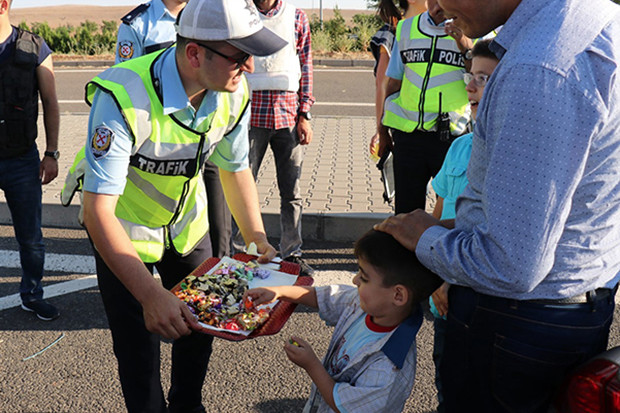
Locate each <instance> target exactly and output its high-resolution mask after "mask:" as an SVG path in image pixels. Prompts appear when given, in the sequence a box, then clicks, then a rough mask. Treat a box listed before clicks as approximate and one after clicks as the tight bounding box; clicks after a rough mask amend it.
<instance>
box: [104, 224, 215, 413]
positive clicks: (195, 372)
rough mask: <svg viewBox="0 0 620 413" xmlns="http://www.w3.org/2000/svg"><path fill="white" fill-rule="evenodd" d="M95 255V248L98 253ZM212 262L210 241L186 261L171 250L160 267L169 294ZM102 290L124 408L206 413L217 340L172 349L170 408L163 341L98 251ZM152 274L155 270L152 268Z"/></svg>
mask: <svg viewBox="0 0 620 413" xmlns="http://www.w3.org/2000/svg"><path fill="white" fill-rule="evenodd" d="M93 250H94V248H93ZM209 257H211V241H210V239H209V236H206V237H205V238H204V240H203V241H202V242H201V243H200V244H199V245H198V247H197V248H196V249H195V250H194V251H193V252H192V253H191V254H190V255H188V256H187V257H180V256H178V255H176V253H175V252H172V250H167V251H166V253H165V254H164V257H163V258H162V260H161V261H160V262H159V263H157V264H155V267H157V271H158V272H159V275H160V276H161V280H162V283H163V285H164V287H165V288H167V289H170V288H172V287H173V286H175V285H176V284H177V283H178V282H179V281H181V280H182V279H183V278H184V277H185V276H186V275H187V274H189V273H190V272H191V271H192V270H194V269H195V268H196V267H198V265H200V264H201V263H202V262H203V261H204V260H205V259H207V258H209ZM95 261H96V264H97V280H98V281H99V290H100V291H101V297H102V299H103V304H104V308H105V312H106V315H107V317H108V323H109V325H110V330H111V332H112V340H113V345H114V354H115V355H116V358H117V360H118V372H119V376H120V381H121V386H122V389H123V395H124V397H125V404H126V406H127V410H128V411H129V413H134V412H144V413H146V412H148V413H164V412H171V413H172V412H174V413H176V412H178V413H181V412H183V413H186V412H187V413H193V412H204V411H205V409H204V407H203V406H202V385H203V382H204V379H205V375H206V372H207V366H208V364H209V357H210V356H211V346H212V342H213V336H210V335H207V334H201V333H192V334H191V335H189V336H185V337H183V338H180V339H178V340H175V341H174V343H173V345H172V378H171V387H170V391H169V393H168V403H169V407H168V408H166V400H165V398H164V394H163V390H162V387H161V381H160V346H159V342H160V336H159V335H156V334H153V333H151V332H149V331H148V330H147V329H146V327H145V325H144V318H143V314H142V306H141V305H140V303H139V302H138V301H137V300H136V299H135V298H134V297H133V296H132V295H131V293H130V292H129V291H128V290H127V289H126V288H125V286H124V285H123V284H122V283H121V282H120V281H119V280H118V278H116V276H115V275H114V274H113V273H112V272H111V270H110V269H109V268H108V266H107V265H106V264H105V263H104V262H103V260H102V259H101V256H100V255H99V254H98V253H97V251H96V250H95ZM147 267H148V268H149V270H150V271H151V272H152V271H153V265H152V264H147Z"/></svg>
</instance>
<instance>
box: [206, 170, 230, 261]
mask: <svg viewBox="0 0 620 413" xmlns="http://www.w3.org/2000/svg"><path fill="white" fill-rule="evenodd" d="M202 176H203V179H204V182H205V186H206V187H207V199H208V204H207V209H208V213H209V235H210V237H211V246H212V248H213V256H214V257H218V258H222V257H223V256H225V255H230V237H231V234H232V216H231V214H230V211H229V210H228V205H227V204H226V198H225V197H224V190H223V189H222V183H221V182H220V172H219V169H218V167H217V165H215V164H214V163H213V162H209V161H206V162H205V166H204V169H203V172H202Z"/></svg>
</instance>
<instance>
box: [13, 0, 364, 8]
mask: <svg viewBox="0 0 620 413" xmlns="http://www.w3.org/2000/svg"><path fill="white" fill-rule="evenodd" d="M288 1H289V3H291V4H293V5H295V6H296V7H300V8H303V9H310V8H312V9H318V8H319V6H320V5H321V3H323V8H325V9H331V8H333V7H334V6H338V8H340V9H365V8H366V0H288ZM144 2H145V0H104V1H97V0H13V5H12V7H13V8H15V9H19V8H26V7H45V6H61V5H64V4H85V5H89V6H125V5H138V4H141V3H144Z"/></svg>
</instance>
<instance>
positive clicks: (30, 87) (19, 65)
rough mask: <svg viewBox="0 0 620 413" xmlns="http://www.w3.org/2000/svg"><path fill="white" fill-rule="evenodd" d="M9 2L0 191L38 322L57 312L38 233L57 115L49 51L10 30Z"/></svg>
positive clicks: (4, 29) (1, 67)
mask: <svg viewBox="0 0 620 413" xmlns="http://www.w3.org/2000/svg"><path fill="white" fill-rule="evenodd" d="M10 7H11V1H10V0H0V88H1V91H2V92H1V93H0V189H2V191H3V192H4V196H5V198H6V202H7V205H8V207H9V209H10V211H11V218H12V220H13V228H14V230H15V238H16V239H17V243H18V244H19V257H20V261H21V265H22V279H21V283H20V286H19V293H20V296H21V299H22V308H23V309H24V310H26V311H31V312H34V313H35V314H36V315H37V316H38V317H39V318H40V319H42V320H53V319H54V318H56V317H58V316H59V315H60V313H59V311H58V309H57V308H56V307H55V306H53V305H52V304H50V303H48V302H47V301H45V300H44V299H43V286H42V285H41V279H42V278H43V266H44V261H45V246H44V244H43V234H42V233H41V194H42V191H41V184H43V185H45V184H48V183H50V182H51V181H53V180H54V178H56V176H57V175H58V157H59V152H58V129H59V125H60V114H59V110H58V99H57V97H56V83H55V79H54V67H53V64H52V51H51V50H50V48H49V47H48V45H47V44H46V43H45V41H44V40H43V39H42V38H41V37H39V36H36V35H34V34H32V33H30V32H27V31H24V30H21V29H18V28H16V27H14V26H11V22H10V21H9V8H10ZM39 97H41V103H42V106H43V124H44V127H45V140H46V147H45V153H44V156H43V159H41V160H40V159H39V150H38V149H37V145H36V143H35V140H36V138H37V120H38V117H39V115H38V111H39Z"/></svg>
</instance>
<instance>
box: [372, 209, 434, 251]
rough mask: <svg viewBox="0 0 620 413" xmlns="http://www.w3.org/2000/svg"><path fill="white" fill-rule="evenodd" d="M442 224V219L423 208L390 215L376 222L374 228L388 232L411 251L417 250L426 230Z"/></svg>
mask: <svg viewBox="0 0 620 413" xmlns="http://www.w3.org/2000/svg"><path fill="white" fill-rule="evenodd" d="M435 225H440V221H439V220H438V219H437V218H435V217H433V216H432V215H429V214H427V213H426V212H425V211H423V210H421V209H416V210H415V211H412V212H409V213H406V214H398V215H394V216H391V217H388V218H387V219H385V220H384V221H383V222H381V223H379V224H376V225H375V226H374V229H376V230H377V231H383V232H387V233H388V234H390V235H391V236H393V237H394V238H395V239H396V240H397V241H398V242H400V243H401V244H402V245H403V246H404V247H405V248H407V249H408V250H410V251H415V249H416V247H417V246H418V241H419V240H420V237H421V236H422V234H424V231H426V230H427V229H429V228H430V227H432V226H435Z"/></svg>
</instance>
